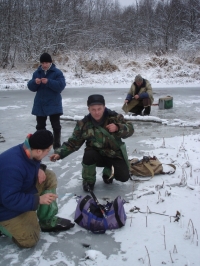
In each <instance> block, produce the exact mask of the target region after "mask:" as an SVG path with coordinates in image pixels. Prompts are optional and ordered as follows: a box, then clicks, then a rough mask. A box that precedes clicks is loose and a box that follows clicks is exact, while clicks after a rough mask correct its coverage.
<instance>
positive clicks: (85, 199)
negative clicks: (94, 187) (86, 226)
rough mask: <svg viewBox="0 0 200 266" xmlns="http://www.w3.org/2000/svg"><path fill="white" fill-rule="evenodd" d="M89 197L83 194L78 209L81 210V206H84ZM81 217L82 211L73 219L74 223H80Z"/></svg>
mask: <svg viewBox="0 0 200 266" xmlns="http://www.w3.org/2000/svg"><path fill="white" fill-rule="evenodd" d="M90 199H91V197H90V195H86V196H85V198H83V199H82V200H81V203H80V205H79V208H80V211H81V212H82V211H83V208H84V206H85V204H86V203H87V202H88V200H90ZM82 219H83V215H82V213H81V214H80V215H79V217H77V218H76V219H75V220H74V222H75V223H77V224H79V223H80V221H81V220H82Z"/></svg>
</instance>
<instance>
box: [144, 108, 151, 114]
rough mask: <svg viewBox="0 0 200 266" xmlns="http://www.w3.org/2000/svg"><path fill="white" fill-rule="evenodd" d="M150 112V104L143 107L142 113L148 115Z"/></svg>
mask: <svg viewBox="0 0 200 266" xmlns="http://www.w3.org/2000/svg"><path fill="white" fill-rule="evenodd" d="M150 112H151V106H147V107H145V108H144V115H150Z"/></svg>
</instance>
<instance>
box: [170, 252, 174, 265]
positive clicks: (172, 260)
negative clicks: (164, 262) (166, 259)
mask: <svg viewBox="0 0 200 266" xmlns="http://www.w3.org/2000/svg"><path fill="white" fill-rule="evenodd" d="M169 255H170V258H171V262H172V263H174V261H173V259H172V254H171V252H170V251H169Z"/></svg>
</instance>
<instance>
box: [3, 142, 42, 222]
mask: <svg viewBox="0 0 200 266" xmlns="http://www.w3.org/2000/svg"><path fill="white" fill-rule="evenodd" d="M39 167H40V161H36V160H31V159H29V158H28V157H27V155H26V154H25V151H24V149H23V144H20V145H17V146H15V147H13V148H11V149H9V150H7V151H5V152H3V153H1V154H0V221H5V220H9V219H11V218H14V217H16V216H18V215H20V214H22V213H24V212H27V211H35V210H37V208H38V206H39V196H38V195H37V189H36V181H37V178H38V170H39Z"/></svg>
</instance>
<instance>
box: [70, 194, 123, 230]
mask: <svg viewBox="0 0 200 266" xmlns="http://www.w3.org/2000/svg"><path fill="white" fill-rule="evenodd" d="M77 201H78V204H77V207H76V211H75V217H74V221H75V223H77V224H78V225H80V226H81V227H83V228H85V229H87V230H90V231H92V232H93V233H96V234H103V233H105V231H106V230H107V229H110V230H111V229H117V228H120V227H122V226H124V225H125V222H126V214H125V210H124V206H123V205H124V203H125V200H123V199H122V198H121V197H120V196H118V197H117V198H116V199H115V200H114V201H112V202H107V204H106V205H101V206H100V207H99V206H98V204H97V203H96V202H95V200H94V199H93V198H92V197H91V196H89V195H87V196H82V197H79V200H77ZM102 212H103V213H102ZM103 214H104V215H103Z"/></svg>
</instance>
